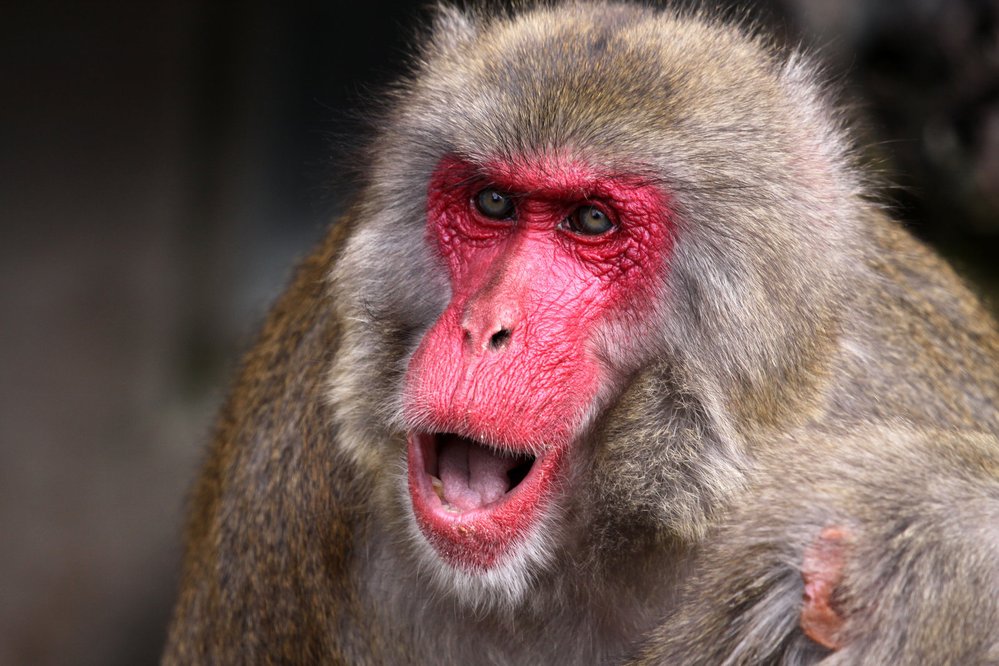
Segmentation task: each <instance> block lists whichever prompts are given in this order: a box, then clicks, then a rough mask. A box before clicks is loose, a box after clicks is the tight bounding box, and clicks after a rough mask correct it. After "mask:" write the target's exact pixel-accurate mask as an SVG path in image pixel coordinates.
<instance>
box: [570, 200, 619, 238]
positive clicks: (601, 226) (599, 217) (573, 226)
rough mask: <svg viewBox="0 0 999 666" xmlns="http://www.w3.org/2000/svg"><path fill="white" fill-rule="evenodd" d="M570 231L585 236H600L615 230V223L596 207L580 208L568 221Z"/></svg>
mask: <svg viewBox="0 0 999 666" xmlns="http://www.w3.org/2000/svg"><path fill="white" fill-rule="evenodd" d="M565 226H566V227H567V228H568V229H569V231H571V232H573V233H576V234H582V235H583V236H599V235H600V234H605V233H607V232H608V231H610V230H611V229H613V228H614V222H612V221H611V219H610V217H609V216H608V215H607V213H605V212H604V211H602V210H600V209H599V208H597V207H596V206H580V207H579V208H577V209H576V210H575V211H574V212H573V213H572V215H570V216H569V217H568V218H567V219H566V221H565Z"/></svg>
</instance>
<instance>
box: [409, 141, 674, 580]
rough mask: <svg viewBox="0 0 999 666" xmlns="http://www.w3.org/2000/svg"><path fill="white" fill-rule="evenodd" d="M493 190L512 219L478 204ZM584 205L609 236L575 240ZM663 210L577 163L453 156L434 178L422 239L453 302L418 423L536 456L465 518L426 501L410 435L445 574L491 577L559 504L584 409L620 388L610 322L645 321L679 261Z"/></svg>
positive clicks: (423, 514)
mask: <svg viewBox="0 0 999 666" xmlns="http://www.w3.org/2000/svg"><path fill="white" fill-rule="evenodd" d="M486 188H493V189H496V190H498V191H501V192H504V193H508V194H510V195H512V196H513V197H514V198H515V202H516V209H515V213H514V215H513V217H512V219H507V220H497V219H492V218H489V217H487V216H485V215H483V214H482V213H480V212H479V211H478V210H477V208H476V206H475V197H476V195H477V194H478V193H479V192H481V191H482V190H483V189H486ZM584 205H594V206H597V207H599V208H600V209H601V210H602V211H603V212H604V213H605V214H607V215H608V216H609V217H610V219H611V220H612V221H613V222H614V223H615V226H614V228H613V229H612V230H610V231H608V232H607V233H605V234H601V235H598V236H585V235H581V234H578V233H573V232H572V231H571V230H569V228H568V227H567V225H566V219H567V218H568V217H569V216H570V215H572V214H573V213H574V212H575V211H576V210H577V209H578V208H579V207H580V206H584ZM667 210H668V209H667V199H666V197H665V195H664V194H663V193H662V192H661V191H660V190H659V189H658V188H657V187H655V186H652V185H649V184H646V183H643V182H641V181H640V180H639V179H637V178H635V177H633V176H632V177H629V176H626V175H625V176H608V175H604V174H598V173H597V172H595V171H594V170H592V169H589V168H588V167H586V166H585V165H581V164H578V163H572V162H565V161H557V160H553V159H545V160H519V161H517V162H516V163H510V164H499V163H498V164H492V165H489V166H488V167H487V168H484V169H482V168H476V167H474V166H472V165H470V164H468V163H467V162H464V161H461V160H459V159H457V158H453V157H452V158H445V159H444V160H443V161H442V162H441V163H440V165H439V166H438V168H437V170H436V171H435V173H434V176H433V178H432V179H431V182H430V188H429V192H428V210H427V236H428V241H429V243H430V244H431V246H432V247H433V248H434V249H435V250H436V251H437V252H438V253H439V255H440V256H441V258H442V259H443V260H444V263H445V265H446V266H447V269H448V273H449V277H450V284H451V292H452V296H451V301H450V303H449V304H448V306H447V308H446V309H445V310H444V312H443V314H441V316H440V318H439V319H438V320H437V322H436V323H435V324H434V325H433V327H432V328H431V329H430V331H428V332H427V334H426V336H425V337H424V338H423V340H422V342H421V343H420V345H419V347H418V349H417V350H416V353H415V354H414V356H413V358H412V360H411V361H410V364H409V369H408V374H407V378H406V391H405V409H406V415H407V418H408V419H409V420H410V421H411V422H418V423H421V424H424V428H426V429H427V430H430V431H433V432H449V433H456V434H459V435H462V436H465V437H469V438H472V439H474V440H477V441H480V442H485V443H488V444H490V445H492V446H495V447H497V448H504V449H508V450H511V451H517V452H532V453H534V454H537V455H538V456H539V457H538V460H537V461H536V463H535V465H534V468H533V469H532V470H531V473H530V474H528V476H527V478H525V479H524V480H523V481H522V482H521V483H520V484H519V485H518V486H517V487H516V488H514V489H513V491H511V492H509V493H508V494H507V495H506V496H504V497H503V498H502V499H501V500H500V501H498V502H496V503H494V504H491V505H489V506H487V507H483V508H481V509H477V510H475V511H471V512H467V513H463V514H457V515H456V514H454V513H448V512H447V511H445V510H444V509H443V506H442V504H441V502H440V500H439V498H438V497H437V496H436V495H435V494H434V493H433V492H432V491H431V490H430V485H429V484H430V481H429V477H428V476H427V474H426V473H425V468H424V466H423V465H424V455H423V453H424V452H423V451H422V450H421V441H425V438H422V439H421V435H420V434H419V433H411V435H410V437H409V452H408V456H409V486H410V492H411V495H412V500H413V508H414V512H415V515H416V518H417V522H418V524H419V526H420V528H421V529H422V531H423V533H424V535H425V536H426V537H427V539H428V541H429V542H430V543H431V544H433V545H434V547H435V548H436V550H437V552H438V553H439V554H440V555H441V557H442V558H444V559H445V560H446V561H448V562H450V563H451V564H453V565H455V566H458V567H461V568H464V569H469V570H485V569H488V568H489V567H491V566H493V565H494V564H496V563H497V561H498V560H499V559H501V557H502V556H503V555H504V554H505V553H506V552H508V551H509V550H510V548H511V546H512V545H513V544H515V543H517V542H519V541H521V540H522V539H523V537H524V536H525V535H526V533H527V531H528V529H529V528H530V527H531V525H533V524H534V523H535V522H536V520H537V518H538V517H539V512H540V511H541V510H542V509H543V508H544V506H546V505H547V503H548V502H549V500H550V498H551V495H552V492H553V490H554V487H555V486H556V485H557V483H558V480H559V478H560V475H561V472H562V470H563V469H564V465H563V461H564V459H565V454H566V452H567V451H568V449H569V447H570V444H571V442H572V441H573V440H574V438H575V437H576V436H577V435H578V431H579V428H580V427H581V424H582V421H583V419H584V418H585V415H586V412H587V410H588V409H590V408H591V407H592V406H593V403H594V399H595V398H596V397H597V395H598V389H599V388H600V387H601V386H603V385H604V384H605V382H607V381H609V380H610V379H611V377H610V376H609V375H610V374H611V372H612V370H611V369H610V368H608V367H606V366H605V365H604V364H602V363H601V362H600V361H599V360H598V359H597V358H596V357H595V355H594V354H593V353H592V351H591V344H590V342H591V339H592V335H593V333H594V331H595V330H596V328H597V326H598V325H599V324H600V323H601V322H603V321H605V320H607V318H608V317H611V316H615V315H617V316H620V315H623V314H626V313H628V314H632V315H634V314H641V313H644V312H647V311H648V310H649V303H650V301H651V297H652V295H653V293H654V292H655V290H656V285H657V284H659V283H660V280H661V279H662V272H663V268H664V266H665V263H666V259H667V257H668V253H669V249H670V234H669V228H668V214H667ZM500 331H504V333H503V334H501V335H500V336H496V334H497V333H499V332H500ZM494 336H496V337H494ZM628 344H629V341H627V340H624V341H622V346H625V347H626V346H627V345H628ZM423 448H426V447H425V446H424V447H423ZM431 448H432V447H431Z"/></svg>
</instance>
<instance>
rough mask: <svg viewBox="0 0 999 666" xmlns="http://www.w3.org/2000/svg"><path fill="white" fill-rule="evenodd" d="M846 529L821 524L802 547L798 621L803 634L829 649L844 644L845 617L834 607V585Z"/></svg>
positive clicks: (847, 538) (843, 558)
mask: <svg viewBox="0 0 999 666" xmlns="http://www.w3.org/2000/svg"><path fill="white" fill-rule="evenodd" d="M849 542H850V535H849V533H848V532H847V531H846V530H845V529H843V528H841V527H836V526H829V527H825V528H823V530H822V532H821V533H820V534H819V536H818V537H817V538H816V539H815V541H814V542H812V543H811V544H810V545H809V547H808V548H807V549H806V550H805V556H804V558H803V561H802V563H801V578H802V581H803V582H804V584H805V590H804V593H803V604H802V608H801V619H800V625H801V630H802V631H803V632H804V633H805V635H806V636H808V637H809V638H811V639H812V640H813V641H815V642H816V643H818V644H819V645H821V646H822V647H825V648H828V649H830V650H838V649H839V648H841V647H842V646H843V644H842V637H841V632H842V630H843V625H844V623H845V620H844V618H843V615H842V613H840V612H839V609H838V608H837V607H836V603H835V598H834V595H835V592H836V588H837V587H839V584H840V583H841V582H842V580H843V568H844V566H845V565H846V557H847V550H848V548H849Z"/></svg>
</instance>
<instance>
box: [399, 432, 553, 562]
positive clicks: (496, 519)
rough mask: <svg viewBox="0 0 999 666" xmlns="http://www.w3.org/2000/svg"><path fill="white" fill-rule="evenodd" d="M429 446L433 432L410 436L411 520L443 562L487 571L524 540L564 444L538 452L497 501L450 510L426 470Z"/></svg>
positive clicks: (544, 502)
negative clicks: (525, 470)
mask: <svg viewBox="0 0 999 666" xmlns="http://www.w3.org/2000/svg"><path fill="white" fill-rule="evenodd" d="M432 446H434V438H433V436H432V435H427V434H422V433H410V434H409V438H408V450H407V458H408V466H409V494H410V498H411V500H412V502H413V513H414V515H415V516H416V523H417V525H419V527H420V531H421V532H422V533H423V535H424V537H426V539H427V541H428V542H429V543H430V544H431V545H432V546H433V547H434V549H435V550H436V551H437V553H438V554H439V555H440V557H441V558H442V559H443V560H444V561H446V562H448V563H449V564H451V565H452V566H455V567H457V568H460V569H465V570H470V571H486V570H488V569H490V568H492V567H494V566H496V565H497V564H498V563H499V562H500V561H501V560H502V559H503V558H504V557H505V556H507V555H508V554H509V553H510V551H511V550H512V549H513V548H514V547H515V546H516V545H517V544H518V543H521V542H523V541H524V539H525V538H526V537H527V536H528V534H529V532H530V530H531V528H532V527H533V526H534V524H535V523H536V522H537V520H538V519H539V518H540V516H541V514H542V512H543V510H544V509H545V507H546V506H547V505H548V504H549V501H550V498H551V495H552V491H553V490H554V484H555V479H556V478H557V477H558V474H559V472H560V470H561V468H562V464H561V463H562V458H563V451H564V450H565V447H558V448H555V449H552V450H549V451H548V452H546V453H545V454H544V455H542V456H539V457H538V458H537V459H536V460H535V461H534V464H533V465H532V466H531V470H530V471H529V472H528V473H527V475H526V476H525V477H524V478H523V479H522V480H521V482H520V483H519V484H517V486H516V487H514V488H513V489H512V490H510V491H509V492H508V493H507V494H506V495H505V496H504V497H503V498H502V499H501V500H499V501H498V502H496V503H494V504H491V505H490V506H488V507H482V508H479V509H472V510H470V511H463V512H454V511H449V510H447V509H446V508H445V507H444V504H443V502H442V501H441V499H440V497H438V496H437V493H436V492H434V489H433V486H432V485H431V483H430V475H429V474H428V473H427V472H426V462H427V458H428V456H430V455H433V453H432V452H431V451H432V450H431V448H430V447H432Z"/></svg>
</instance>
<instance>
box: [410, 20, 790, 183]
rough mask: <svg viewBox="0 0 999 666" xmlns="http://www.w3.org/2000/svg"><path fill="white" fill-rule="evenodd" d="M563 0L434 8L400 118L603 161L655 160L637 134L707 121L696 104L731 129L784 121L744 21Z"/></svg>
mask: <svg viewBox="0 0 999 666" xmlns="http://www.w3.org/2000/svg"><path fill="white" fill-rule="evenodd" d="M570 5H571V7H570V8H569V9H570V10H569V11H566V7H565V6H560V7H558V8H557V9H556V8H553V7H551V6H540V7H537V8H534V9H531V10H528V11H526V12H521V13H515V14H512V15H511V14H506V13H501V14H496V13H494V14H482V13H479V14H466V13H462V12H460V11H459V10H456V9H454V8H450V7H440V8H438V10H437V14H436V20H435V22H434V32H433V34H432V36H431V38H430V40H429V43H428V46H426V47H425V49H424V52H423V56H422V59H421V66H420V67H419V69H418V72H417V76H416V77H415V81H414V86H413V88H412V90H411V93H412V94H411V96H410V99H409V100H407V101H408V103H409V106H410V107H411V113H410V114H409V120H411V121H414V122H415V124H417V125H418V123H419V120H420V119H423V120H424V121H429V122H432V123H434V124H435V125H436V127H438V128H439V129H440V130H441V131H443V132H445V133H446V134H447V135H448V138H449V139H451V140H452V141H453V143H454V144H456V145H454V146H453V149H454V151H455V152H460V153H462V154H467V155H468V156H469V157H473V158H474V157H476V156H477V155H479V154H481V153H485V152H488V153H490V156H491V157H493V158H495V157H497V156H499V157H502V156H506V155H523V154H524V153H539V152H544V153H550V152H551V151H553V150H558V151H559V152H566V153H570V154H572V153H573V152H578V151H586V152H587V153H588V154H593V153H594V152H598V153H599V154H600V156H601V159H602V161H603V162H604V163H605V164H606V163H608V162H610V163H614V162H617V161H625V159H626V161H627V162H628V163H631V164H634V163H636V162H641V161H642V159H643V158H645V159H646V160H647V161H649V162H650V163H651V164H654V165H656V166H659V165H658V162H657V157H658V155H656V154H654V153H653V154H643V153H645V152H648V150H649V149H648V148H647V146H649V145H662V140H663V139H664V138H665V139H667V140H668V138H669V133H670V131H671V130H672V129H675V128H678V127H684V128H690V127H691V126H693V127H695V128H696V127H697V126H698V124H699V123H702V122H705V121H715V122H716V120H717V118H718V117H719V114H712V117H711V118H707V119H706V118H704V117H703V116H704V114H703V112H702V111H700V110H701V109H705V108H715V109H720V110H722V111H723V112H724V115H723V117H724V118H725V119H726V123H727V125H729V126H730V127H731V128H732V129H733V131H738V132H739V133H740V136H741V137H742V138H745V137H746V136H747V135H750V134H751V133H752V132H754V131H756V132H760V133H766V134H768V135H769V134H771V133H772V131H773V130H771V129H770V128H772V127H774V126H778V127H779V126H781V125H783V124H785V119H784V118H780V117H775V116H780V115H781V114H782V113H785V109H786V99H785V98H784V96H783V95H782V92H781V89H780V88H781V86H780V82H779V78H780V63H781V62H782V61H783V60H784V58H783V57H781V56H780V55H779V53H777V51H776V50H775V49H773V48H772V47H771V46H770V45H768V44H767V43H765V42H764V41H763V40H762V39H761V38H758V37H755V36H753V35H752V34H751V33H750V31H748V30H743V29H740V28H737V27H732V26H731V25H730V24H728V23H721V22H717V21H711V20H709V21H707V22H705V17H704V16H685V15H683V14H680V13H677V12H675V11H671V10H653V9H650V8H646V7H641V6H637V5H633V4H623V3H589V2H576V3H570ZM747 80H751V81H753V86H752V89H751V90H746V89H745V88H746V86H745V82H746V81H747ZM456 108H460V109H462V113H461V114H454V113H451V112H450V110H452V109H456ZM449 130H450V131H449ZM716 130H717V128H714V127H705V128H704V131H716Z"/></svg>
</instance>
